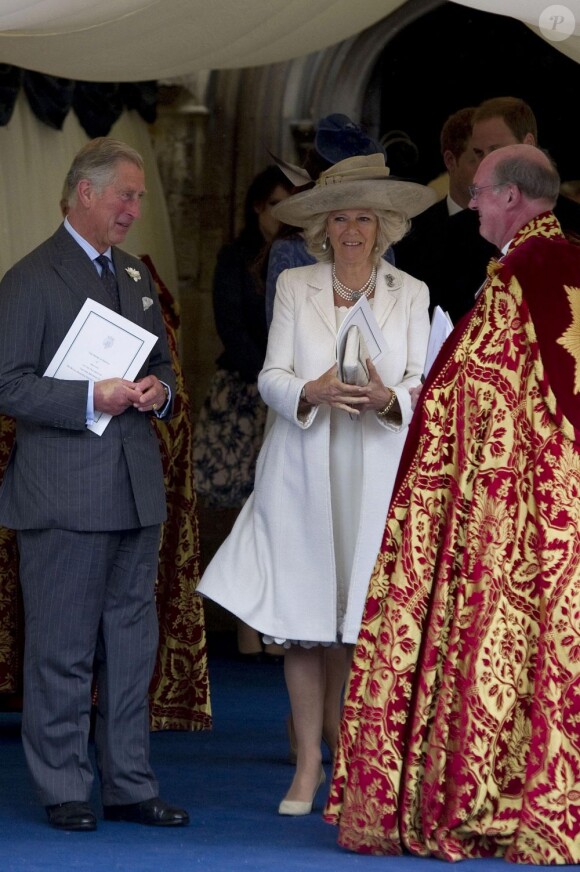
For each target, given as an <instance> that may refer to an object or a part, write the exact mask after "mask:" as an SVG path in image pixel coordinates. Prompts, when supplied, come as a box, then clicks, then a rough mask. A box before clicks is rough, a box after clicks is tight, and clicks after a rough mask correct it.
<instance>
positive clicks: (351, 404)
mask: <svg viewBox="0 0 580 872" xmlns="http://www.w3.org/2000/svg"><path fill="white" fill-rule="evenodd" d="M367 367H368V371H369V381H368V383H367V384H366V385H364V386H360V385H349V384H346V383H345V382H342V381H340V379H339V378H338V368H337V366H336V364H334V366H331V367H330V369H328V370H327V371H326V372H325V373H323V374H322V375H321V376H319V377H318V378H317V379H314V380H313V381H309V382H306V384H305V386H304V393H305V396H306V402H307V403H308V405H310V406H320V405H326V406H332V407H333V408H334V409H342V410H343V411H344V412H348V413H349V414H350V415H360V414H361V412H367V411H378V410H379V409H383V408H384V407H385V405H386V404H387V403H388V401H389V399H390V397H391V391H390V390H389V388H387V387H385V385H384V384H383V382H382V380H381V377H380V376H379V374H378V372H377V370H376V367H375V366H374V364H373V362H372V360H371V359H370V358H367Z"/></svg>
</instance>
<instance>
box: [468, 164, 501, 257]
mask: <svg viewBox="0 0 580 872" xmlns="http://www.w3.org/2000/svg"><path fill="white" fill-rule="evenodd" d="M496 163H497V160H496V158H495V156H494V155H490V156H489V157H487V158H485V159H484V160H483V161H482V163H481V164H480V165H479V167H478V168H477V171H476V173H475V176H474V177H473V186H472V188H471V191H472V195H471V200H470V201H469V208H470V209H473V210H475V211H477V212H478V213H479V232H480V234H481V235H482V236H483V238H484V239H487V241H488V242H491V243H493V245H497V247H498V248H501V246H502V245H503V240H504V231H505V228H506V225H507V222H508V216H507V215H506V203H507V196H508V194H507V186H506V185H496V184H494V182H495V166H496Z"/></svg>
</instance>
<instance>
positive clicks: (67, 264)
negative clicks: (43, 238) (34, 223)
mask: <svg viewBox="0 0 580 872" xmlns="http://www.w3.org/2000/svg"><path fill="white" fill-rule="evenodd" d="M52 239H53V242H54V258H53V267H54V269H55V270H56V272H57V273H58V274H59V276H60V277H61V279H62V280H63V282H64V283H65V284H66V285H67V287H68V288H69V290H70V291H71V293H73V294H74V295H75V296H76V297H78V298H79V300H80V302H81V303H84V301H85V300H86V299H87V297H90V298H91V300H96V301H97V303H102V304H103V305H104V306H108V307H109V308H110V306H111V299H110V297H109V295H108V293H107V291H106V290H105V288H104V287H103V283H102V282H101V278H100V276H99V273H98V272H97V268H96V266H95V265H94V263H93V262H92V261H91V259H90V257H89V256H88V255H87V254H86V252H84V251H83V249H82V248H81V247H80V245H79V244H78V242H76V241H75V239H73V237H72V236H71V234H70V233H69V232H68V230H66V229H65V227H64V225H61V226H60V227H59V228H58V230H57V231H56V233H55V234H54V236H53V237H52Z"/></svg>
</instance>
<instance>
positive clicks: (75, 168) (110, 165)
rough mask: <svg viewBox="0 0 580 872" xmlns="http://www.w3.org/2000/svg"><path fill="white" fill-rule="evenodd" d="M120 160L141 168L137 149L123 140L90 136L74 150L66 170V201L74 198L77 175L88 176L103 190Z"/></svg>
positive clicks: (109, 181) (83, 177)
mask: <svg viewBox="0 0 580 872" xmlns="http://www.w3.org/2000/svg"><path fill="white" fill-rule="evenodd" d="M120 161H128V162H129V163H132V164H135V166H136V167H138V168H139V169H140V170H144V169H145V165H144V162H143V158H142V157H141V155H140V154H139V152H138V151H135V149H134V148H131V146H130V145H127V143H125V142H121V141H120V140H118V139H110V138H109V137H107V136H99V137H97V138H96V139H91V141H90V142H88V143H87V144H86V145H85V146H84V147H83V148H81V150H80V151H79V152H78V154H77V155H76V157H75V159H74V160H73V162H72V165H71V168H70V170H69V171H68V173H67V176H66V179H65V183H64V189H63V193H64V192H66V195H67V200H68V202H69V204H72V203H74V202H75V201H76V195H77V185H78V183H79V182H80V181H81V179H89V181H91V182H92V183H93V185H94V187H95V188H96V190H97V191H99V192H101V191H103V190H104V189H105V188H106V187H107V185H110V184H111V182H112V181H113V179H114V177H115V173H116V171H117V164H118V163H119V162H120Z"/></svg>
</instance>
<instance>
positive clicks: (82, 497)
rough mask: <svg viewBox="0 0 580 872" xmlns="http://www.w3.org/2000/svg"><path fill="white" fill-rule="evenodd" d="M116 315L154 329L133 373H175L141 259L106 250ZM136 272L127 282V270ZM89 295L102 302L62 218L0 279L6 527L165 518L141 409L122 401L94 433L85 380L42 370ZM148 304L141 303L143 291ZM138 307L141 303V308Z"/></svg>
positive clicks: (0, 507) (128, 524) (170, 378)
mask: <svg viewBox="0 0 580 872" xmlns="http://www.w3.org/2000/svg"><path fill="white" fill-rule="evenodd" d="M113 261H114V264H115V270H116V274H117V281H118V285H119V296H120V301H121V314H122V315H123V316H124V317H126V318H129V319H130V320H131V321H133V322H134V323H136V324H139V325H140V326H142V327H144V328H145V329H147V330H149V331H151V332H152V333H155V334H156V335H157V336H158V337H159V338H158V341H157V343H156V344H155V346H154V348H153V350H152V352H151V355H150V357H149V360H148V362H147V363H146V365H145V367H144V368H143V371H142V372H141V373H140V374H139V376H138V377H142V376H143V375H145V374H147V373H153V374H155V375H156V376H157V377H158V378H159V379H160V380H161V381H163V382H165V383H166V384H168V385H169V386H170V387H171V389H172V392H174V390H175V380H174V375H173V371H172V369H171V364H170V356H169V349H168V345H167V337H166V333H165V327H164V324H163V318H162V315H161V309H160V306H159V300H158V295H157V292H156V289H155V285H154V283H153V280H152V278H151V275H150V273H149V271H148V270H147V268H146V266H145V265H144V264H143V263H142V262H141V261H140V260H138V259H137V258H135V257H132V256H131V255H128V254H127V253H125V252H123V251H121V250H120V249H114V250H113ZM129 266H130V267H133V268H134V269H136V270H138V272H139V273H140V276H141V278H140V280H139V281H134V280H133V279H132V278H130V276H129V275H128V274H127V272H126V268H127V267H129ZM87 297H90V298H92V299H94V300H96V301H98V302H99V303H103V304H104V305H109V300H108V298H107V293H106V291H105V289H104V287H103V286H102V283H101V281H100V278H99V275H98V273H97V270H96V268H95V266H94V265H93V264H92V263H91V260H90V259H89V258H88V257H87V255H86V254H85V252H84V251H83V250H82V248H81V247H80V246H79V245H78V243H77V242H75V240H74V239H73V237H72V236H71V235H70V233H68V232H67V230H66V229H65V228H64V226H61V227H60V228H59V229H58V230H57V231H56V233H55V234H54V235H53V236H52V237H51V238H50V239H48V240H47V241H46V242H44V243H42V244H41V245H40V246H39V247H38V248H36V249H35V250H34V251H32V252H31V253H30V254H28V255H27V256H26V257H24V258H23V259H22V260H20V261H19V262H18V263H17V264H16V265H15V266H14V267H12V269H10V270H9V271H8V272H7V273H6V275H5V277H4V278H3V280H2V282H1V283H0V412H1V413H3V414H6V415H10V416H12V417H14V418H15V419H16V441H15V446H14V449H13V452H12V455H11V458H10V461H9V464H8V467H7V469H6V473H5V476H4V481H3V483H2V487H1V489H0V524H1V525H3V526H5V527H9V528H12V529H40V528H49V527H58V528H61V529H68V530H83V531H98V530H119V529H130V528H134V527H139V526H148V525H152V524H158V523H161V522H163V521H164V520H165V517H166V502H165V491H164V485H163V470H162V465H161V457H160V452H159V445H158V441H157V436H156V434H155V432H154V430H153V427H152V425H151V422H150V420H149V415H148V414H147V413H143V412H138V411H137V410H135V409H133V408H130V409H127V410H126V411H125V412H124V413H123V414H122V415H119V416H116V417H114V418H113V419H112V421H111V422H110V424H109V426H108V427H107V428H106V430H105V432H104V433H103V435H102V436H97V435H95V434H94V433H92V432H91V431H90V430H88V429H87V428H86V404H87V382H86V381H65V380H62V379H55V378H43V373H44V371H45V369H46V367H47V366H48V364H49V362H50V361H51V359H52V357H53V356H54V354H55V352H56V350H57V349H58V347H59V345H60V343H61V342H62V340H63V338H64V336H65V335H66V333H67V331H68V329H69V327H70V325H71V324H72V322H73V321H74V319H75V317H76V316H77V314H78V312H79V310H80V309H81V307H82V305H83V303H84V302H85V300H86V299H87ZM144 297H145V298H149V299H151V300H152V301H153V303H152V304H150V305H148V304H147V303H145V304H144V302H143V298H144ZM145 306H147V308H145Z"/></svg>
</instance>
